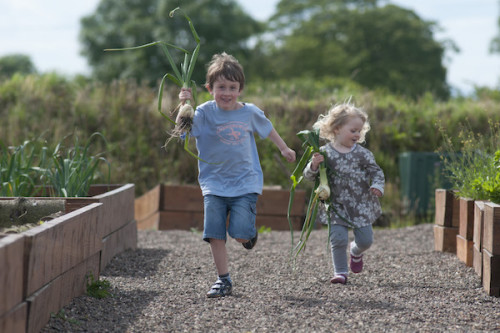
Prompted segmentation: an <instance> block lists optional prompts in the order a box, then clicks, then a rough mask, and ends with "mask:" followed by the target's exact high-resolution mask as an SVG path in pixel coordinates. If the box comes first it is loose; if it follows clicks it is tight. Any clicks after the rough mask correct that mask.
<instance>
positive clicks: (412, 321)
mask: <svg viewBox="0 0 500 333" xmlns="http://www.w3.org/2000/svg"><path fill="white" fill-rule="evenodd" d="M298 236H299V233H298V232H296V233H295V237H296V238H298ZM227 246H228V252H229V257H230V272H231V276H232V279H233V295H232V296H229V297H226V298H222V299H207V298H206V296H205V294H206V292H207V291H208V289H209V288H210V286H211V285H212V283H213V282H214V281H215V279H216V275H215V268H214V264H213V262H212V259H211V254H210V250H209V246H208V245H207V244H206V243H205V242H203V241H202V240H201V234H200V233H199V232H190V231H179V230H176V231H139V241H138V249H137V250H135V251H127V252H124V253H122V254H120V255H118V256H117V257H115V258H114V259H113V260H112V261H111V263H110V264H109V265H108V267H107V268H106V269H105V270H104V271H103V272H102V273H101V278H102V279H106V280H108V281H110V282H111V285H112V292H113V295H114V296H113V297H110V298H105V299H95V298H92V297H89V296H81V297H78V298H76V299H74V300H73V301H72V302H71V303H70V304H69V305H67V306H66V307H65V308H64V309H62V311H61V312H60V313H59V314H58V315H57V316H53V317H52V318H51V320H50V322H49V323H48V324H47V326H46V327H45V328H44V330H43V331H42V332H61V331H62V332H354V331H355V332H494V331H496V332H498V331H500V299H499V298H496V297H490V296H488V295H487V293H486V292H485V291H484V289H483V288H482V286H481V279H480V277H478V276H477V275H476V274H475V272H474V270H473V269H472V268H470V267H467V266H465V264H464V263H462V262H460V261H459V260H458V259H457V257H456V256H455V255H454V254H450V253H442V252H436V251H434V245H433V230H432V225H430V224H423V225H417V226H413V227H406V228H401V229H377V230H375V242H374V245H373V246H372V248H371V249H370V250H369V251H368V252H367V253H366V255H365V269H364V271H363V272H362V273H360V274H351V275H350V276H349V281H348V284H347V285H332V284H331V283H330V278H331V276H332V264H331V257H330V252H329V249H328V247H327V231H326V230H320V229H318V230H314V231H313V233H312V235H311V237H310V239H309V241H308V245H307V248H306V251H305V252H304V253H302V254H301V255H300V256H299V258H298V260H297V262H296V265H295V269H293V266H292V265H291V264H290V261H289V256H288V253H289V251H290V248H291V242H290V232H288V231H271V232H265V233H262V234H260V235H259V241H258V243H257V245H256V247H255V248H254V249H253V250H251V251H248V250H246V249H244V248H243V247H242V246H241V244H239V243H237V242H236V241H234V240H232V239H231V240H228V242H227Z"/></svg>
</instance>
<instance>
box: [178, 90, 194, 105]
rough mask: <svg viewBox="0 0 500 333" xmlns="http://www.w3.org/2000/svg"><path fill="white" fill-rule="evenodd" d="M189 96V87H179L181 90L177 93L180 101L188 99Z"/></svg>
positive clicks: (190, 96) (190, 95)
mask: <svg viewBox="0 0 500 333" xmlns="http://www.w3.org/2000/svg"><path fill="white" fill-rule="evenodd" d="M191 98H192V94H191V88H181V92H180V93H179V99H180V100H181V103H182V102H185V101H187V100H190V99H191Z"/></svg>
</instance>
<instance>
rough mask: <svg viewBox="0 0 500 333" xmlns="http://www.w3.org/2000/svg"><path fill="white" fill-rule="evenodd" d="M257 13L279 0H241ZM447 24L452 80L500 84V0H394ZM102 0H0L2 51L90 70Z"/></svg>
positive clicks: (63, 69) (46, 65) (67, 70)
mask: <svg viewBox="0 0 500 333" xmlns="http://www.w3.org/2000/svg"><path fill="white" fill-rule="evenodd" d="M237 2H239V3H240V4H241V5H242V6H243V8H244V9H246V10H248V12H249V14H250V15H252V16H253V17H254V18H256V19H262V20H263V19H266V18H268V17H269V16H270V15H271V14H272V13H273V12H274V10H275V6H276V4H277V3H278V2H279V1H278V0H237ZM391 2H392V3H395V4H397V5H399V6H401V7H404V8H408V9H412V10H414V11H415V12H416V13H417V14H418V15H419V16H420V17H421V18H422V19H424V20H432V21H436V22H438V24H439V25H440V26H441V27H442V28H443V31H442V32H440V33H439V34H438V35H437V36H436V38H437V39H438V40H441V39H445V38H449V39H452V40H454V41H455V43H456V44H457V45H458V47H459V48H460V50H461V51H460V53H458V54H455V53H451V54H448V55H447V57H446V59H445V66H446V67H447V68H448V82H449V83H450V84H451V85H452V86H454V87H455V88H458V89H460V90H461V91H462V92H464V93H468V92H470V90H471V89H472V87H473V86H474V85H480V86H489V87H498V84H499V78H500V55H491V54H489V51H488V49H489V44H490V41H491V39H492V38H493V37H494V36H495V35H496V34H497V33H498V26H497V19H498V16H499V14H500V5H499V1H498V0H392V1H391ZM98 3H99V0H83V1H67V0H43V1H40V0H0V41H1V43H0V57H1V56H4V55H7V54H13V53H21V54H26V55H28V56H30V57H31V59H32V61H33V62H34V64H35V66H36V68H37V69H38V70H40V71H43V72H45V71H52V70H55V71H57V72H59V73H61V74H68V75H72V74H77V73H81V74H88V73H89V68H88V66H87V64H86V60H85V58H83V57H81V56H80V54H79V53H80V44H79V42H78V33H79V30H80V18H81V17H83V16H86V15H89V14H91V13H92V12H93V11H94V10H95V9H96V8H97V4H98Z"/></svg>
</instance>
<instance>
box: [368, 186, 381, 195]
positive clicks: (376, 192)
mask: <svg viewBox="0 0 500 333" xmlns="http://www.w3.org/2000/svg"><path fill="white" fill-rule="evenodd" d="M370 192H372V194H373V195H375V196H377V197H381V196H382V192H380V190H379V189H376V188H373V187H372V188H370Z"/></svg>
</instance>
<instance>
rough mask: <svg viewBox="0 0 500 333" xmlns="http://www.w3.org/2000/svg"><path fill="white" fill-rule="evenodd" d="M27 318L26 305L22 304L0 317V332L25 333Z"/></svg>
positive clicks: (25, 303)
mask: <svg viewBox="0 0 500 333" xmlns="http://www.w3.org/2000/svg"><path fill="white" fill-rule="evenodd" d="M27 318H28V303H27V302H22V303H20V304H18V305H17V306H16V307H14V308H13V309H11V310H10V311H9V312H7V313H4V314H3V315H0V332H2V333H4V332H5V333H10V332H12V333H17V332H19V333H24V332H26V325H27Z"/></svg>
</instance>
